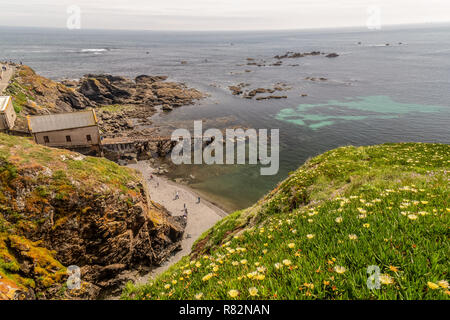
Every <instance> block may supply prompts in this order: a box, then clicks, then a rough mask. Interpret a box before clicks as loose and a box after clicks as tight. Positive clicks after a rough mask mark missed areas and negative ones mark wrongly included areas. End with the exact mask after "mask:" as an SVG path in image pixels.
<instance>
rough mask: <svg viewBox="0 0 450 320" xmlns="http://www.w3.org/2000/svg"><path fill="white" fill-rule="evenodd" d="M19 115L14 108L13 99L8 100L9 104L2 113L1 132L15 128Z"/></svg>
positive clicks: (0, 117)
mask: <svg viewBox="0 0 450 320" xmlns="http://www.w3.org/2000/svg"><path fill="white" fill-rule="evenodd" d="M16 118H17V115H16V111H15V110H14V106H13V104H12V102H11V99H9V100H8V104H7V105H6V108H5V110H4V111H2V112H0V130H10V129H12V128H13V127H14V122H15V121H16Z"/></svg>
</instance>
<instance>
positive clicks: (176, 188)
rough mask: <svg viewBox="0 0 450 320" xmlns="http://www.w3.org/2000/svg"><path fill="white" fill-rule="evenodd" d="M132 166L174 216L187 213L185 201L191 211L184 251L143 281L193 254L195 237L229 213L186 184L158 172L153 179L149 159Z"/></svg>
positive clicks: (140, 279) (183, 245) (153, 194)
mask: <svg viewBox="0 0 450 320" xmlns="http://www.w3.org/2000/svg"><path fill="white" fill-rule="evenodd" d="M128 166H129V167H131V168H134V169H137V170H139V171H140V172H141V173H142V174H143V176H144V178H145V179H146V181H147V185H148V189H149V193H150V198H151V199H152V200H154V201H155V202H157V203H159V204H161V205H163V206H164V207H166V209H167V210H169V212H170V213H171V214H172V215H173V216H182V215H183V209H184V204H186V207H187V210H188V218H187V226H186V229H185V233H184V238H183V241H182V243H181V246H182V250H181V251H179V252H177V253H176V254H175V255H174V256H172V257H171V258H170V259H169V260H167V261H166V262H165V263H164V264H163V265H162V266H160V267H158V268H155V269H154V270H153V271H152V272H151V273H150V274H148V275H145V276H143V277H140V278H138V279H136V284H143V283H146V282H147V281H148V279H150V278H152V277H155V276H156V275H158V274H160V273H162V272H164V271H165V270H167V269H168V268H169V267H170V266H171V265H173V264H174V263H176V262H178V261H179V260H180V259H181V258H182V257H183V256H185V255H187V254H189V253H190V251H191V247H192V245H193V244H194V242H195V240H196V239H197V238H198V237H200V235H201V234H202V233H203V232H205V231H206V230H208V229H209V228H211V227H212V226H213V225H214V224H215V223H216V222H217V221H219V220H220V219H222V218H223V217H225V216H226V215H227V213H226V212H225V211H223V210H222V209H220V208H218V207H216V206H215V205H213V204H211V203H209V202H207V201H205V200H203V199H201V200H200V203H197V198H198V195H197V194H196V193H195V192H194V191H193V190H191V189H189V188H188V187H186V186H182V185H179V184H176V183H174V182H172V181H169V180H167V179H166V178H163V177H158V176H156V175H153V179H150V174H152V173H153V169H152V168H151V167H150V166H149V164H148V163H147V162H145V161H141V162H139V163H137V164H130V165H128ZM176 192H178V195H179V199H178V200H174V198H175V194H176Z"/></svg>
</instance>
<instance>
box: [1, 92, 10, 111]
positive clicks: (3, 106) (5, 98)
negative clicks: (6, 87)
mask: <svg viewBox="0 0 450 320" xmlns="http://www.w3.org/2000/svg"><path fill="white" fill-rule="evenodd" d="M9 99H11V96H0V112H2V111H5V109H6V106H7V105H8V101H9Z"/></svg>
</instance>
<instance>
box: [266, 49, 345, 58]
mask: <svg viewBox="0 0 450 320" xmlns="http://www.w3.org/2000/svg"><path fill="white" fill-rule="evenodd" d="M320 55H324V56H325V57H327V58H336V57H339V55H338V54H337V53H335V52H333V53H328V54H327V53H324V52H320V51H311V52H292V51H288V52H286V53H285V54H283V55H276V56H275V57H274V58H275V59H278V60H281V59H297V58H304V57H307V56H320Z"/></svg>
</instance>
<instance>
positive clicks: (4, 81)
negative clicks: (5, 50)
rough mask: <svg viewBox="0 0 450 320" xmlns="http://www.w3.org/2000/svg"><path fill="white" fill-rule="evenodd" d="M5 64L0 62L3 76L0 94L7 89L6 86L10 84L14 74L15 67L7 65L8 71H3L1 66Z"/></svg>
mask: <svg viewBox="0 0 450 320" xmlns="http://www.w3.org/2000/svg"><path fill="white" fill-rule="evenodd" d="M2 66H3V64H0V74H1V76H2V79H1V80H0V95H1V94H2V93H3V90H5V89H6V87H7V86H8V84H9V80H11V77H12V76H13V74H14V67H11V66H6V68H7V69H6V71H4V72H3V71H1V67H2Z"/></svg>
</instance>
